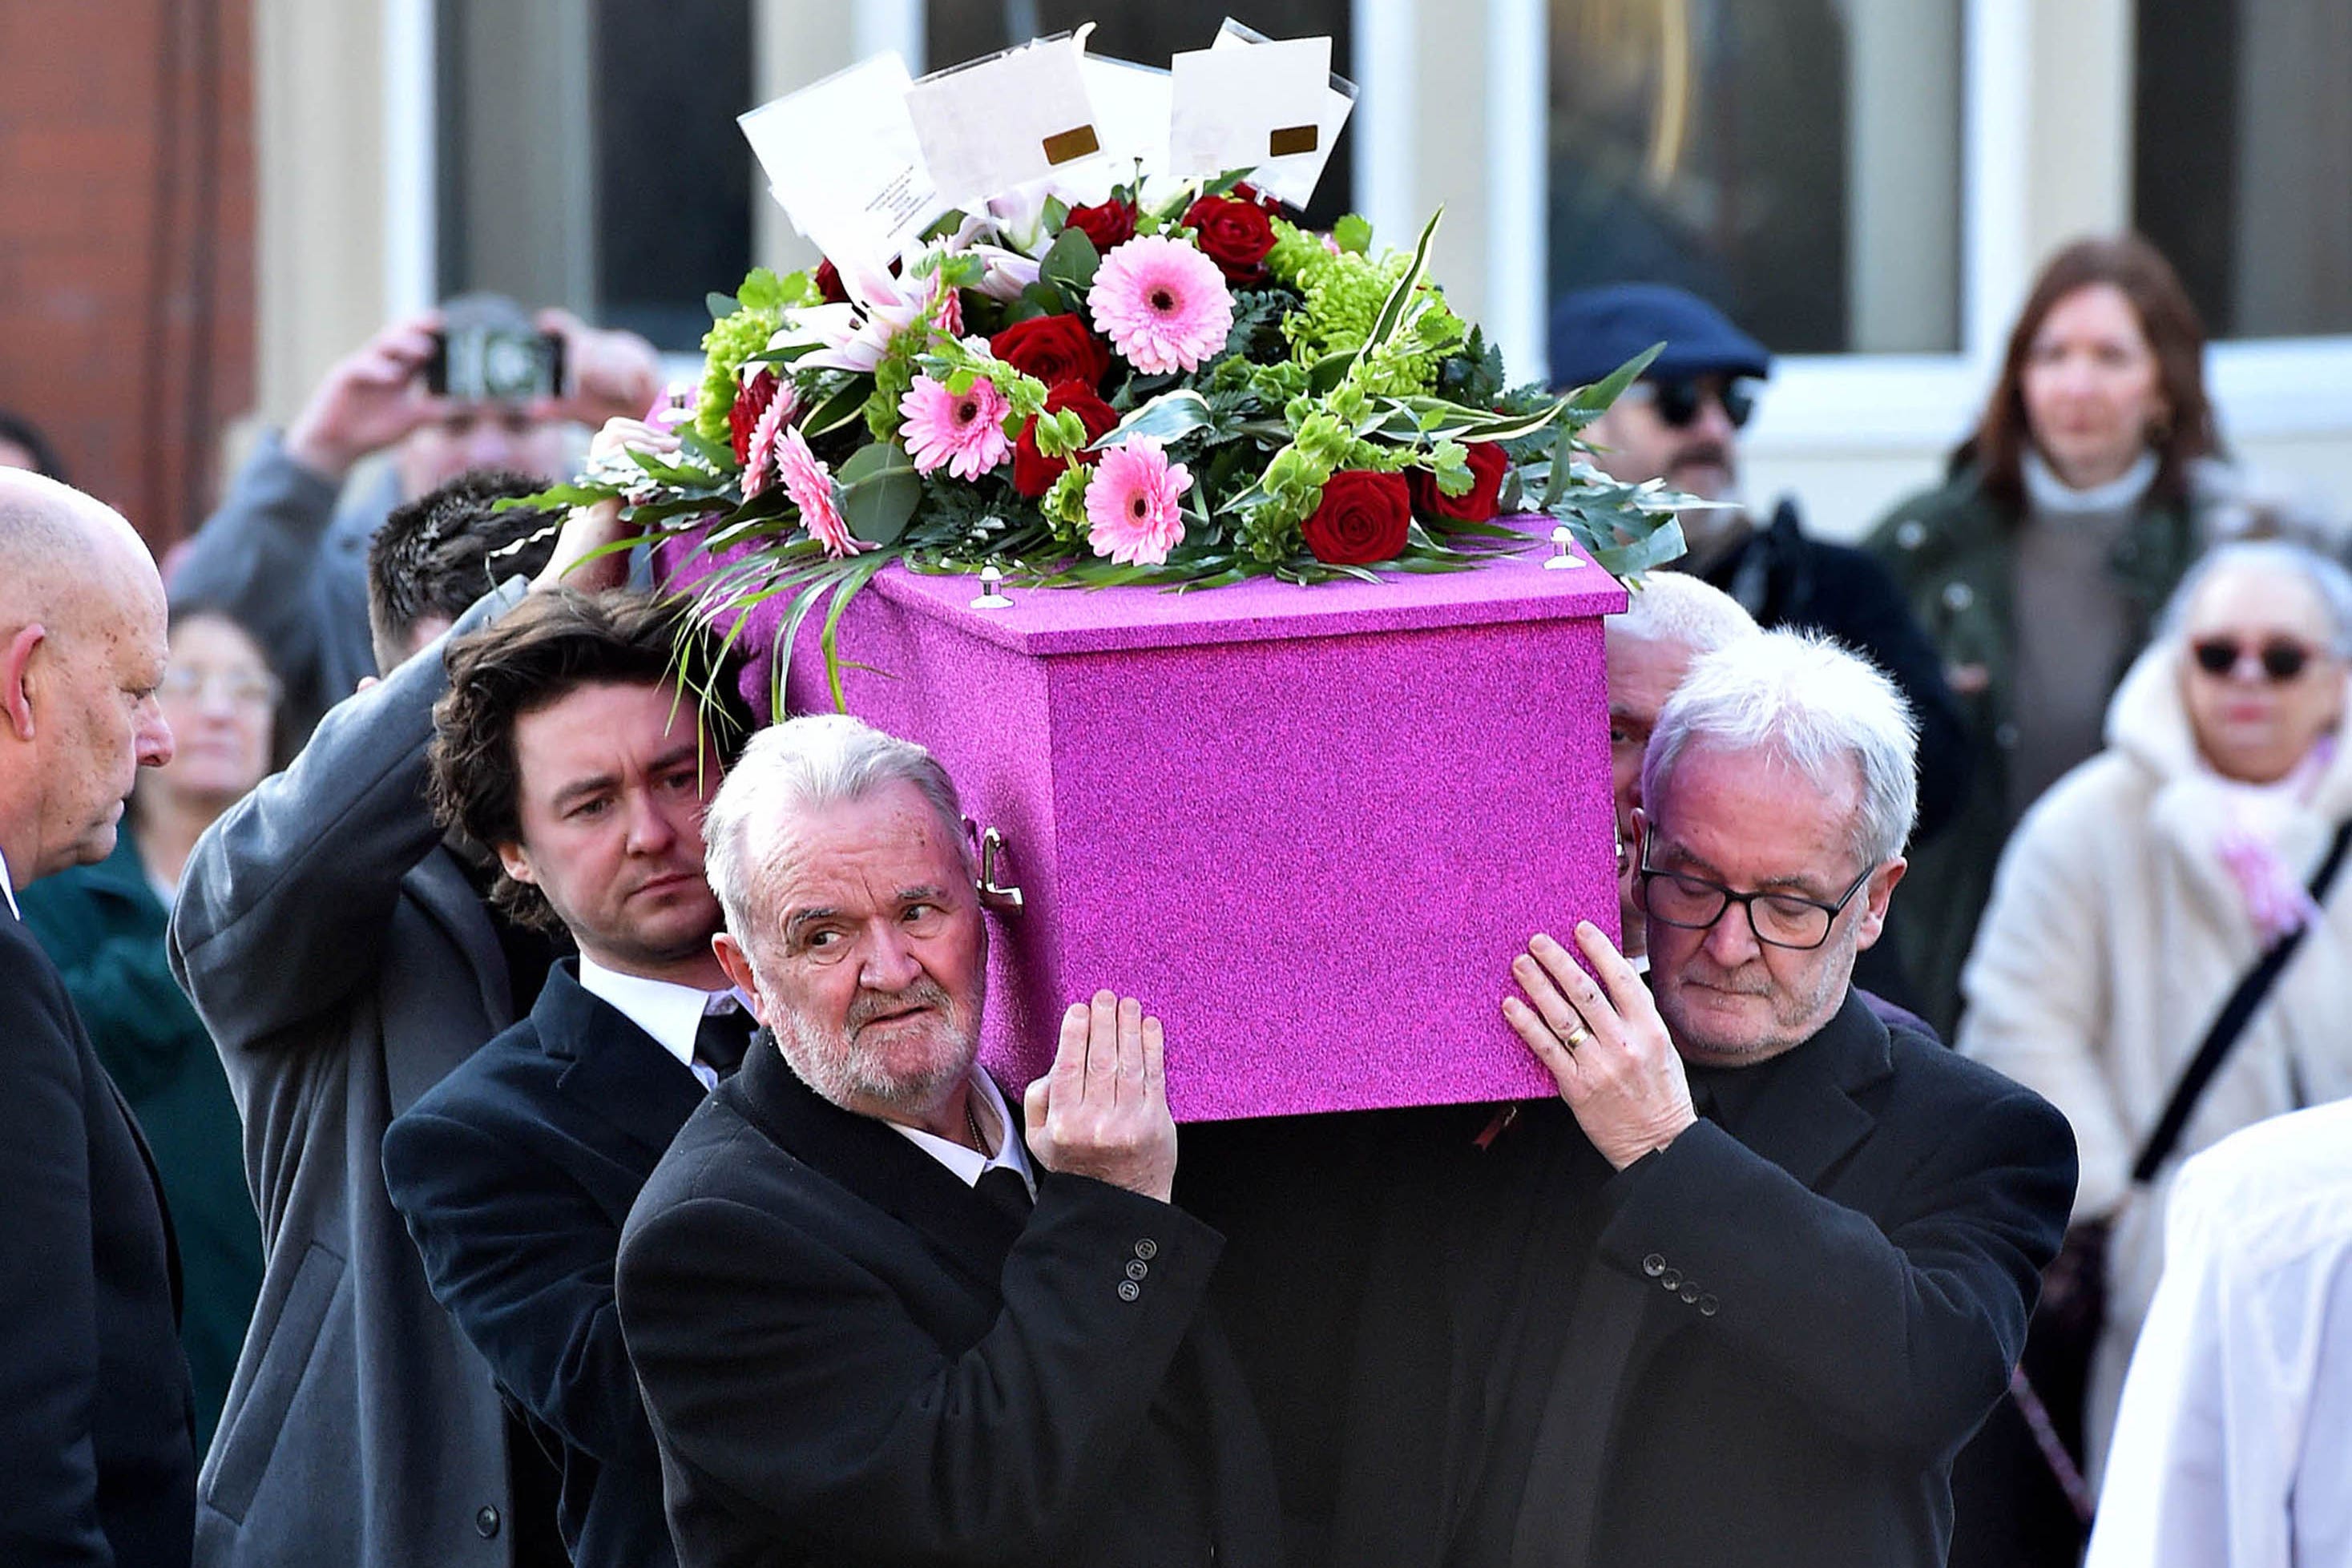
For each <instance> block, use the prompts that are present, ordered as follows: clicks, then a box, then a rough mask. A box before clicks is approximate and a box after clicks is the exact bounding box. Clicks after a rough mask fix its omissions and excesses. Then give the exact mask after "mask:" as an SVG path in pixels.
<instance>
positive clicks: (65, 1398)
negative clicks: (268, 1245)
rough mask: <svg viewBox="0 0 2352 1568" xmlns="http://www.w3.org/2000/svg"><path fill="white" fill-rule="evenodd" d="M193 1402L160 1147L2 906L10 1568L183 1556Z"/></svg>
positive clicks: (3, 1466)
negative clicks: (159, 1171) (155, 1158)
mask: <svg viewBox="0 0 2352 1568" xmlns="http://www.w3.org/2000/svg"><path fill="white" fill-rule="evenodd" d="M195 1515H196V1454H195V1406H194V1396H192V1395H191V1394H190V1392H189V1388H188V1363H187V1358H186V1357H185V1356H184V1355H183V1354H181V1352H180V1262H179V1256H178V1254H177V1252H176V1251H175V1250H174V1249H173V1241H172V1229H171V1219H170V1218H169V1216H168V1215H167V1214H166V1213H165V1210H164V1207H163V1184H162V1183H161V1182H160V1181H159V1180H158V1179H157V1178H156V1175H155V1167H154V1165H153V1163H152V1161H151V1160H150V1159H149V1158H148V1155H147V1145H146V1144H145V1142H144V1141H143V1140H142V1139H141V1137H140V1135H139V1131H138V1126H137V1124H136V1123H134V1122H133V1121H132V1120H131V1111H130V1108H129V1107H128V1106H126V1105H124V1104H123V1103H122V1097H121V1095H120V1094H118V1093H116V1092H115V1088H114V1082H113V1080H112V1079H110V1078H109V1077H107V1075H106V1070H105V1069H104V1068H103V1067H101V1066H100V1065H99V1061H98V1055H97V1053H96V1052H95V1051H92V1050H91V1049H90V1044H89V1036H88V1035H87V1034H85V1033H84V1032H83V1031H82V1027H81V1020H80V1019H79V1018H78V1017H76V1016H75V1013H74V1009H73V1003H72V1002H71V1001H70V1000H68V998H67V996H66V988H65V982H64V981H63V980H62V979H60V978H59V977H58V971H57V967H56V966H55V965H53V964H51V963H50V962H49V959H48V956H47V955H46V954H44V953H43V952H42V951H41V948H40V945H39V944H38V943H37V942H35V941H34V940H33V934H32V933H31V932H30V931H29V930H27V929H26V927H25V925H24V923H23V922H21V921H19V920H18V919H17V918H16V916H15V915H12V914H10V913H9V911H8V908H7V906H6V905H5V904H0V1563H7V1564H8V1565H9V1568H43V1565H45V1564H50V1563H57V1564H64V1563H113V1564H116V1565H118V1568H185V1564H186V1563H187V1562H188V1557H189V1552H190V1551H191V1549H192V1542H193V1538H194V1531H195Z"/></svg>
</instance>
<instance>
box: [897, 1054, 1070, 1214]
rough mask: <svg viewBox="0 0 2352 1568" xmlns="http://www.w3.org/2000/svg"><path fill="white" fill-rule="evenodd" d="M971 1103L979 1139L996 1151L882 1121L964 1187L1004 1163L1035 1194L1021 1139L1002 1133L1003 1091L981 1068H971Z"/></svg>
mask: <svg viewBox="0 0 2352 1568" xmlns="http://www.w3.org/2000/svg"><path fill="white" fill-rule="evenodd" d="M971 1107H972V1114H973V1116H974V1117H975V1118H977V1119H978V1121H979V1123H980V1133H981V1136H982V1139H983V1140H985V1141H987V1142H989V1143H992V1144H994V1145H996V1152H995V1153H994V1154H992V1155H982V1154H981V1153H980V1152H979V1151H978V1150H976V1149H967V1148H965V1147H964V1146H963V1145H961V1144H959V1143H957V1142H956V1141H955V1140H954V1139H952V1138H942V1137H939V1136H937V1135H936V1134H930V1133H926V1132H924V1131H923V1130H922V1129H921V1128H920V1127H908V1126H905V1125H903V1124H899V1123H897V1122H886V1123H884V1125H885V1126H887V1127H889V1128H890V1129H891V1130H893V1131H894V1132H897V1133H898V1134H900V1135H902V1136H903V1137H905V1138H906V1139H907V1141H908V1143H911V1144H913V1145H915V1147H917V1148H919V1149H920V1150H922V1151H923V1153H925V1154H927V1155H930V1156H931V1158H933V1159H935V1160H937V1161H939V1162H940V1164H941V1165H943V1166H947V1167H948V1169H949V1171H950V1173H952V1174H953V1175H954V1176H955V1178H956V1179H957V1180H958V1181H961V1183H963V1185H964V1186H979V1185H980V1178H981V1177H982V1176H983V1175H985V1174H987V1173H988V1172H989V1171H992V1170H993V1169H995V1168H996V1167H997V1166H1004V1167H1005V1168H1006V1169H1008V1170H1011V1171H1012V1172H1013V1173H1014V1174H1015V1175H1017V1176H1020V1178H1021V1183H1022V1185H1023V1186H1026V1187H1027V1188H1028V1189H1029V1196H1030V1197H1036V1196H1037V1173H1036V1172H1034V1171H1033V1170H1031V1169H1030V1168H1029V1151H1028V1150H1027V1149H1024V1148H1023V1147H1022V1146H1021V1140H1020V1139H1018V1138H1014V1137H1008V1136H1006V1135H1005V1134H1007V1132H1008V1131H1009V1130H1010V1129H1011V1128H1012V1125H1013V1115H1012V1113H1011V1112H1009V1111H1007V1110H1006V1109H1005V1107H1004V1093H1003V1091H1002V1090H1000V1089H998V1088H997V1086H996V1080H995V1079H993V1078H991V1077H990V1076H989V1075H988V1072H987V1070H986V1069H984V1068H979V1067H975V1068H973V1069H972V1070H971Z"/></svg>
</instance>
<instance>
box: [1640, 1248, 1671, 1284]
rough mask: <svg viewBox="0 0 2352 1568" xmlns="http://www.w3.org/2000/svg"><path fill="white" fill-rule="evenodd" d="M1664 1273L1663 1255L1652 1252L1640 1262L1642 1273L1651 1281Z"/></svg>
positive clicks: (1664, 1262)
mask: <svg viewBox="0 0 2352 1568" xmlns="http://www.w3.org/2000/svg"><path fill="white" fill-rule="evenodd" d="M1665 1271H1666V1255H1665V1254H1664V1253H1663V1252H1653V1253H1651V1254H1650V1255H1649V1256H1648V1257H1647V1258H1644V1259H1643V1260H1642V1272H1643V1273H1644V1274H1647V1275H1648V1276H1649V1277H1650V1278H1651V1279H1653V1280H1654V1279H1656V1278H1657V1277H1658V1276H1659V1275H1661V1274H1663V1273H1664V1272H1665Z"/></svg>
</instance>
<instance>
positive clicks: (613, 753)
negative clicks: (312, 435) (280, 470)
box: [383, 591, 754, 1568]
mask: <svg viewBox="0 0 2352 1568" xmlns="http://www.w3.org/2000/svg"><path fill="white" fill-rule="evenodd" d="M708 651H709V650H708V643H706V642H705V641H704V640H703V638H702V637H701V635H700V634H699V633H698V632H694V631H692V630H691V629H690V628H689V626H688V623H687V622H685V621H684V619H683V617H682V612H681V610H680V608H679V607H678V605H677V603H676V601H663V600H656V599H653V598H650V597H647V596H646V595H643V594H637V593H631V592H628V591H615V592H612V593H606V594H599V595H593V596H591V595H586V594H580V593H573V592H558V593H551V594H539V595H534V596H533V597H532V599H531V601H530V602H528V603H525V604H523V605H522V606H521V607H520V608H519V609H517V610H516V611H515V612H513V613H511V614H509V615H508V616H507V617H506V618H505V619H503V620H502V621H500V622H499V623H498V624H497V625H495V626H492V627H488V628H487V629H485V630H483V631H480V632H475V633H473V634H472V635H471V636H468V637H466V638H464V639H462V640H460V641H459V642H458V643H456V644H454V645H453V646H452V647H451V649H450V651H449V693H448V695H446V696H445V697H443V698H442V699H441V701H440V703H439V705H438V706H437V707H436V710H435V720H436V730H437V733H436V737H435V739H434V742H433V747H432V752H431V767H432V793H433V798H434V805H435V808H436V811H437V813H438V815H439V816H440V819H441V821H443V822H444V823H445V824H446V825H448V826H450V827H452V828H455V829H457V831H460V832H462V833H463V834H464V835H465V836H466V837H467V838H468V839H469V840H472V841H476V842H478V843H482V844H485V845H488V846H489V847H490V848H491V849H492V850H493V851H494V852H496V854H497V856H498V861H499V876H498V881H497V883H496V884H495V885H494V886H493V887H492V889H491V892H490V902H491V904H492V905H493V906H494V907H496V908H497V909H499V910H500V911H502V912H503V913H505V914H506V915H509V917H511V918H513V919H516V920H519V921H521V922H524V923H526V924H529V925H536V926H539V927H541V928H550V929H554V930H558V931H563V932H568V933H569V934H570V936H571V937H572V941H573V942H574V943H576V944H577V945H578V946H579V949H580V956H579V957H578V959H577V960H572V959H564V960H562V961H561V962H559V963H558V964H556V966H555V967H553V968H552V969H551V970H550V971H549V973H548V977H547V984H546V986H545V987H544V988H542V989H541V992H540V994H539V1000H538V1002H537V1003H536V1005H534V1006H533V1007H532V1009H531V1010H530V1016H529V1017H527V1018H525V1019H522V1020H521V1021H520V1022H518V1023H517V1024H515V1025H514V1027H513V1028H511V1029H509V1030H506V1031H505V1032H504V1033H502V1034H500V1035H499V1036H498V1037H497V1038H496V1039H494V1040H491V1041H490V1042H489V1043H488V1044H487V1045H485V1046H483V1047H482V1048H481V1049H480V1050H479V1051H475V1052H474V1053H473V1054H472V1055H471V1056H470V1057H468V1058H467V1060H466V1061H465V1062H464V1063H463V1064H462V1065H460V1066H459V1067H458V1068H457V1070H456V1071H452V1072H451V1073H450V1074H449V1075H448V1076H447V1077H446V1078H444V1079H443V1080H442V1081H441V1082H439V1083H438V1084H436V1086H435V1087H434V1088H433V1089H432V1090H431V1091H430V1092H427V1093H426V1094H425V1096H424V1097H423V1098H422V1099H420V1100H418V1101H417V1103H415V1105H414V1106H412V1107H410V1108H409V1109H408V1110H407V1111H406V1112H404V1113H403V1114H402V1115H401V1116H400V1117H399V1118H398V1119H397V1120H396V1121H394V1123H393V1124H392V1128H391V1130H390V1132H388V1133H387V1134H385V1137H384V1141H383V1166H384V1176H385V1179H386V1181H387V1183H388V1184H389V1187H390V1190H391V1194H392V1201H393V1203H394V1205H395V1206H396V1207H398V1208H399V1209H400V1211H401V1213H402V1214H403V1215H404V1216H405V1217H406V1218H407V1220H408V1226H409V1229H410V1231H411V1233H412V1234H413V1235H414V1236H415V1239H416V1243H417V1247H418V1249H419V1250H420V1251H421V1252H422V1253H423V1255H424V1259H425V1277H426V1279H427V1280H428V1281H430V1282H431V1284H432V1287H433V1291H434V1294H435V1295H436V1296H437V1297H438V1298H439V1299H440V1301H441V1302H442V1304H443V1305H445V1306H446V1307H447V1308H448V1309H449V1312H450V1314H451V1316H452V1317H454V1318H455V1319H456V1320H457V1326H458V1327H459V1328H460V1329H461V1330H463V1331H464V1333H465V1334H466V1336H467V1339H468V1340H469V1341H471V1342H472V1343H473V1345H474V1347H475V1348H476V1349H477V1350H478V1351H479V1352H480V1353H481V1354H482V1357H483V1359H484V1360H486V1361H488V1363H489V1364H490V1369H491V1371H492V1373H493V1374H494V1375H496V1376H497V1378H498V1380H499V1386H500V1387H501V1388H502V1389H503V1390H504V1391H505V1392H506V1394H507V1396H508V1397H509V1399H511V1400H512V1401H513V1402H514V1404H515V1405H517V1406H520V1408H521V1410H522V1411H523V1412H524V1413H525V1415H526V1416H527V1417H528V1419H529V1420H530V1424H531V1426H532V1427H533V1430H534V1432H535V1434H536V1435H537V1436H539V1437H540V1438H541V1445H542V1446H543V1447H544V1448H547V1449H548V1451H549V1452H551V1454H555V1455H557V1456H559V1460H560V1464H561V1467H562V1501H561V1504H560V1506H559V1509H558V1519H559V1521H560V1522H561V1524H562V1534H563V1540H564V1544H565V1546H566V1548H567V1549H568V1550H569V1551H570V1552H571V1554H572V1561H573V1562H574V1563H577V1564H580V1565H581V1568H602V1565H604V1564H611V1565H612V1568H642V1565H644V1564H650V1563H668V1562H672V1561H674V1558H673V1557H672V1554H671V1549H670V1540H669V1531H668V1528H667V1524H666V1523H665V1522H664V1520H663V1516H662V1480H661V1464H660V1459H659V1457H658V1455H657V1454H656V1451H655V1448H654V1440H653V1433H652V1431H651V1429H650V1428H649V1427H647V1425H646V1415H645V1410H644V1407H643V1406H642V1405H641V1404H640V1403H639V1400H638V1397H637V1380H636V1376H635V1374H634V1373H633V1372H632V1371H631V1370H630V1365H629V1358H628V1353H627V1351H626V1349H625V1347H624V1345H623V1344H622V1343H621V1325H620V1320H619V1318H618V1317H617V1316H616V1314H615V1312H614V1284H613V1276H614V1259H615V1257H616V1256H617V1255H618V1253H619V1250H620V1242H621V1225H622V1222H623V1221H624V1220H625V1219H627V1218H628V1217H629V1207H630V1206H631V1205H632V1204H633V1203H635V1201H636V1197H637V1191H638V1189H639V1188H640V1187H642V1186H644V1185H645V1182H646V1177H647V1176H650V1175H652V1174H653V1169H654V1166H655V1164H656V1162H657V1161H658V1160H659V1159H660V1158H661V1155H662V1154H663V1152H664V1151H665V1150H666V1149H667V1148H668V1147H669V1143H670V1140H671V1138H672V1137H673V1136H674V1135H675V1134H677V1129H678V1128H679V1126H680V1125H681V1124H684V1122H685V1121H686V1119H687V1117H688V1115H689V1114H690V1113H692V1112H693V1111H694V1109H695V1107H697V1106H698V1105H699V1104H700V1103H702V1100H703V1096H704V1095H705V1093H706V1092H708V1091H709V1089H711V1088H714V1087H716V1086H717V1084H718V1082H719V1078H720V1077H721V1076H723V1075H725V1074H727V1073H730V1072H731V1071H733V1070H734V1069H735V1067H736V1066H737V1065H738V1064H739V1063H740V1061H741V1060H742V1056H743V1050H744V1046H745V1045H746V1044H747V1043H748V1041H749V1040H750V1039H751V1030H752V1028H753V1027H754V1025H753V1019H752V1018H751V1013H750V1011H749V1010H748V1009H746V1008H745V1007H744V1006H743V1004H742V998H740V996H739V995H738V994H737V993H736V991H735V990H734V988H733V987H732V986H731V984H730V981H729V979H728V977H727V973H726V971H725V970H724V969H723V968H721V967H720V966H719V958H718V956H717V955H716V954H715V953H714V952H713V951H712V948H711V940H710V939H711V936H712V934H713V933H715V932H717V931H718V930H719V928H720V920H719V903H718V900H717V899H716V897H714V896H713V894H712V893H711V891H710V887H709V883H707V882H706V881H705V880H704V878H703V870H702V813H703V809H704V808H705V807H706V806H707V805H708V804H709V800H710V797H711V794H712V792H713V791H715V790H716V789H718V787H719V774H720V770H721V768H722V766H723V764H724V761H725V759H726V758H728V757H729V756H730V755H731V754H732V750H733V747H735V746H736V745H737V744H740V740H741V738H742V736H743V734H744V733H745V731H746V730H747V729H748V725H747V724H746V723H745V722H744V720H745V717H746V716H745V715H743V714H742V713H741V712H740V710H731V709H730V710H726V711H723V712H713V713H710V714H709V715H706V714H705V713H704V712H702V711H701V710H700V709H699V708H698V705H697V703H696V701H695V699H694V698H693V696H692V695H689V694H688V692H687V691H685V690H682V689H681V688H680V685H679V683H678V680H677V676H676V675H675V674H673V671H674V669H675V668H676V660H677V657H678V656H679V654H680V653H688V655H690V656H692V655H699V656H701V657H704V658H707V657H708ZM720 685H722V687H723V685H724V683H720ZM706 719H707V720H708V721H709V722H706Z"/></svg>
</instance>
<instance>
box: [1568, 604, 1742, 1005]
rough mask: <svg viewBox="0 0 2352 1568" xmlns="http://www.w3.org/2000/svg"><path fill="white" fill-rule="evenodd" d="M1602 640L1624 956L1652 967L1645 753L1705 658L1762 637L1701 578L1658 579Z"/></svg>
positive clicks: (1610, 621) (1613, 620) (1609, 624)
mask: <svg viewBox="0 0 2352 1568" xmlns="http://www.w3.org/2000/svg"><path fill="white" fill-rule="evenodd" d="M1605 625H1606V630H1605V631H1604V632H1603V633H1602V635H1603V637H1604V639H1605V643H1606V655H1607V659H1608V670H1609V773H1610V780H1611V783H1612V786H1613V787H1614V789H1615V792H1616V796H1617V917H1618V921H1619V923H1620V924H1621V925H1622V927H1623V931H1624V936H1623V937H1622V951H1623V952H1624V955H1625V956H1626V957H1628V958H1631V959H1633V961H1634V963H1635V965H1636V967H1643V966H1645V965H1646V964H1647V961H1648V960H1647V958H1646V957H1645V955H1646V954H1647V953H1648V951H1649V945H1648V933H1647V931H1646V929H1645V926H1646V922H1647V916H1645V915H1643V913H1642V906H1641V905H1640V904H1636V903H1635V902H1634V901H1633V811H1634V809H1635V808H1636V807H1638V806H1640V805H1641V803H1642V753H1643V751H1644V750H1645V749H1647V747H1649V744H1650V731H1652V730H1654V729H1655V728H1656V727H1658V710H1659V709H1660V708H1663V707H1664V706H1666V699H1667V698H1668V697H1670V696H1672V695H1675V687H1676V686H1679V685H1682V684H1683V676H1685V674H1689V673H1690V667H1691V661H1692V660H1693V659H1696V658H1697V657H1698V656H1699V655H1700V654H1701V653H1714V652H1715V651H1716V650H1717V649H1718V648H1727V647H1729V646H1730V645H1731V644H1732V643H1737V642H1738V641H1739V640H1740V639H1741V638H1743V637H1753V636H1755V635H1756V620H1755V617H1753V616H1751V615H1749V614H1748V612H1747V611H1746V610H1745V609H1743V608H1741V606H1740V603H1739V601H1738V600H1736V599H1734V598H1732V597H1731V595H1729V594H1728V593H1726V592H1724V591H1723V590H1721V589H1719V588H1717V587H1715V586H1713V585H1712V584H1710V583H1706V582H1703V581H1701V580H1699V579H1697V578H1696V577H1685V576H1682V575H1681V574H1679V573H1671V572H1652V573H1650V574H1649V575H1648V576H1646V577H1644V578H1643V579H1642V580H1641V582H1640V584H1639V585H1638V586H1636V587H1635V588H1634V590H1633V593H1632V594H1631V595H1630V596H1629V597H1628V599H1627V601H1626V605H1625V610H1624V612H1623V613H1622V614H1620V615H1612V616H1611V617H1609V619H1608V621H1607V622H1606V623H1605Z"/></svg>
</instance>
